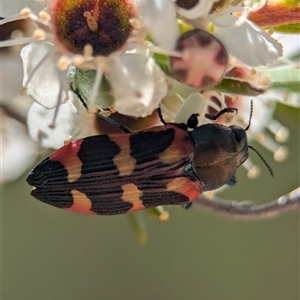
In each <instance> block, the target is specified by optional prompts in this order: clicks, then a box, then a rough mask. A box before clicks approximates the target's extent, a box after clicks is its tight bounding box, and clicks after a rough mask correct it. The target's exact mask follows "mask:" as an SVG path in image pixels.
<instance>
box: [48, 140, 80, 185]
mask: <svg viewBox="0 0 300 300" xmlns="http://www.w3.org/2000/svg"><path fill="white" fill-rule="evenodd" d="M82 141H83V140H82V139H80V140H76V141H73V142H70V143H68V144H66V145H65V146H64V147H62V148H60V149H59V150H57V151H56V152H54V153H52V154H51V155H50V156H49V158H50V160H52V161H59V162H60V163H61V164H62V165H63V166H64V167H65V169H66V171H67V172H68V181H69V182H74V181H76V180H77V179H79V178H80V176H81V169H82V161H81V160H80V159H79V157H78V155H77V153H78V151H79V150H80V145H81V143H82Z"/></svg>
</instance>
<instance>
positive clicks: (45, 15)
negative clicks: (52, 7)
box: [39, 11, 51, 22]
mask: <svg viewBox="0 0 300 300" xmlns="http://www.w3.org/2000/svg"><path fill="white" fill-rule="evenodd" d="M39 17H40V18H41V19H42V20H44V21H46V22H49V21H50V20H51V16H50V15H49V14H48V13H47V12H45V11H40V13H39Z"/></svg>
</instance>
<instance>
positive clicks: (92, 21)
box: [83, 11, 99, 33]
mask: <svg viewBox="0 0 300 300" xmlns="http://www.w3.org/2000/svg"><path fill="white" fill-rule="evenodd" d="M83 16H84V17H85V18H86V21H87V24H88V27H89V29H90V30H91V31H92V32H94V33H97V32H98V29H99V28H98V24H97V19H96V18H94V16H93V15H92V12H90V11H86V12H85V13H84V14H83Z"/></svg>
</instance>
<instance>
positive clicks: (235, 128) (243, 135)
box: [230, 125, 246, 143]
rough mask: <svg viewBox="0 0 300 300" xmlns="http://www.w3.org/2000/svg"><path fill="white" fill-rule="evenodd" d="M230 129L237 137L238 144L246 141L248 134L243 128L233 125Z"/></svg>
mask: <svg viewBox="0 0 300 300" xmlns="http://www.w3.org/2000/svg"><path fill="white" fill-rule="evenodd" d="M230 128H231V130H232V132H233V134H234V136H235V139H236V141H237V142H238V143H240V142H241V141H242V140H244V139H246V133H245V130H244V129H243V128H242V127H240V126H236V125H233V126H230Z"/></svg>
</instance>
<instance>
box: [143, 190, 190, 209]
mask: <svg viewBox="0 0 300 300" xmlns="http://www.w3.org/2000/svg"><path fill="white" fill-rule="evenodd" d="M141 200H142V201H143V205H144V206H145V208H149V207H155V206H158V205H178V204H184V203H187V202H189V201H190V200H189V198H188V197H187V196H185V195H183V194H180V193H176V192H173V191H166V192H162V193H155V194H154V193H153V192H144V193H143V195H142V197H141Z"/></svg>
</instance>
